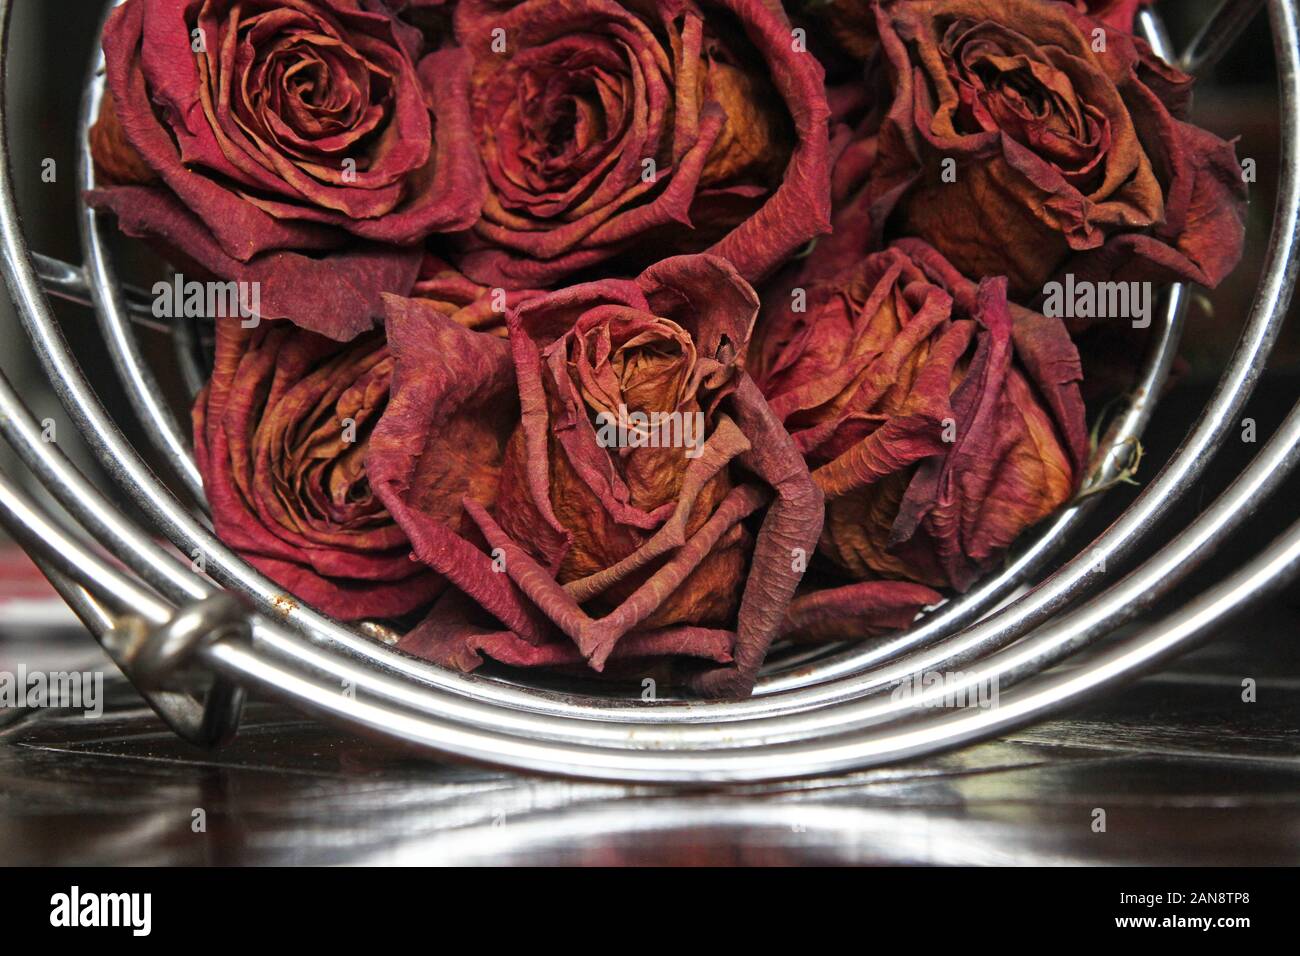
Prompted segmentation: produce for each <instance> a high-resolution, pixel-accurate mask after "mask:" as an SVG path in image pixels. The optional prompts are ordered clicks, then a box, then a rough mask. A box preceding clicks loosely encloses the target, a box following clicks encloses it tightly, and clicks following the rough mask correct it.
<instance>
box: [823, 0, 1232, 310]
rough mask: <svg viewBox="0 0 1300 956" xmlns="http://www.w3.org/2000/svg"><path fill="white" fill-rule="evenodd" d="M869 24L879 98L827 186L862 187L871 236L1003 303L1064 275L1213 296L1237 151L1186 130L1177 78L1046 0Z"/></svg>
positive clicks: (967, 3)
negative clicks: (948, 267)
mask: <svg viewBox="0 0 1300 956" xmlns="http://www.w3.org/2000/svg"><path fill="white" fill-rule="evenodd" d="M875 13H876V17H877V21H878V28H879V34H880V42H881V54H882V62H883V66H884V68H885V75H886V77H887V84H888V86H889V87H890V88H892V102H891V103H890V105H889V107H888V109H887V112H886V113H885V114H884V115H883V117H881V116H880V115H875V116H871V117H869V118H868V119H867V120H865V121H864V122H863V125H862V127H861V128H860V130H859V133H860V136H861V139H860V141H859V143H858V144H856V145H855V146H854V147H851V148H850V149H849V150H848V151H847V152H846V153H845V154H844V157H843V159H842V161H841V162H842V164H843V165H846V167H847V172H845V171H843V170H841V169H837V171H836V176H837V187H839V188H841V189H842V190H843V188H844V186H845V183H844V182H843V179H844V178H846V177H848V178H852V177H854V176H857V177H860V178H861V177H865V179H866V185H865V189H864V190H863V192H862V193H861V194H860V195H859V196H858V197H857V199H856V201H855V204H856V205H857V206H859V207H860V208H861V211H862V213H863V214H862V215H861V216H860V217H859V225H861V226H865V227H866V228H869V229H870V231H871V232H872V234H873V235H874V236H875V237H876V238H877V239H879V237H880V236H881V233H882V232H884V233H885V235H886V237H887V236H891V235H903V236H915V237H919V238H922V239H924V240H926V241H927V242H929V243H930V244H931V245H933V246H934V247H935V248H937V249H938V250H939V251H940V252H941V253H943V254H944V255H945V256H946V257H947V258H948V259H949V260H950V261H951V262H952V263H953V265H955V266H956V267H957V268H958V269H960V270H961V271H962V272H963V273H964V274H966V275H970V276H981V275H1005V276H1007V277H1008V278H1009V281H1010V287H1011V292H1012V295H1013V297H1017V298H1019V297H1026V296H1029V297H1032V296H1036V295H1038V294H1040V293H1041V291H1042V286H1043V284H1044V283H1045V282H1046V281H1048V280H1049V279H1051V278H1052V277H1054V276H1058V275H1061V274H1064V273H1073V274H1075V276H1076V278H1078V279H1085V280H1092V281H1097V280H1101V279H1119V280H1151V281H1166V280H1173V279H1185V280H1191V281H1195V282H1199V283H1201V284H1203V285H1207V286H1213V285H1215V284H1216V283H1218V282H1219V280H1220V279H1222V278H1223V276H1224V275H1226V274H1227V273H1228V272H1229V271H1230V270H1231V269H1232V267H1233V266H1234V265H1235V264H1236V262H1237V260H1238V259H1239V258H1240V255H1241V246H1242V239H1243V234H1244V227H1243V217H1244V200H1245V186H1244V184H1243V181H1242V173H1241V168H1240V166H1238V164H1237V160H1236V156H1235V154H1234V151H1233V147H1232V145H1231V144H1230V143H1227V142H1225V141H1223V140H1221V139H1219V138H1218V137H1216V136H1214V135H1212V134H1211V133H1208V132H1206V131H1205V130H1202V129H1199V128H1197V127H1195V126H1192V125H1190V124H1188V123H1187V122H1185V119H1186V116H1187V110H1188V105H1189V99H1190V87H1191V83H1192V81H1191V78H1190V77H1188V76H1186V75H1185V74H1183V73H1180V72H1179V71H1177V70H1175V69H1173V68H1172V67H1170V66H1168V65H1166V64H1165V63H1163V61H1161V60H1159V59H1158V58H1156V57H1155V56H1154V55H1153V54H1152V52H1151V50H1150V48H1149V47H1148V46H1147V44H1146V43H1145V42H1143V41H1142V40H1139V39H1136V38H1134V37H1132V36H1129V35H1128V34H1126V33H1125V32H1124V31H1121V30H1115V29H1106V27H1105V25H1104V24H1101V23H1100V22H1099V21H1096V20H1093V19H1090V18H1089V17H1088V16H1086V15H1085V14H1082V13H1080V12H1078V11H1077V10H1076V9H1074V7H1072V6H1070V5H1069V4H1064V3H1045V2H1042V0H998V2H996V3H995V2H991V0H886V2H882V3H879V4H878V5H876V7H875ZM841 214H846V213H845V211H844V210H843V209H842V210H841ZM837 231H840V232H842V230H839V226H838V223H837ZM863 244H865V243H863Z"/></svg>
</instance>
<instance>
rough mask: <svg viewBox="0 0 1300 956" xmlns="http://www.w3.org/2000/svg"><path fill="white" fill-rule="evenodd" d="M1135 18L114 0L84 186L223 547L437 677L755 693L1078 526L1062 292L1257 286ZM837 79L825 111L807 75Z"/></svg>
mask: <svg viewBox="0 0 1300 956" xmlns="http://www.w3.org/2000/svg"><path fill="white" fill-rule="evenodd" d="M1138 6H1139V0H1071V2H1058V0H804V2H792V3H787V4H785V5H783V4H781V3H780V2H778V0H126V2H125V3H123V4H122V5H121V6H119V7H118V8H117V10H116V11H115V13H114V14H113V15H112V17H111V19H110V20H109V23H108V27H107V30H106V33H105V36H104V51H105V55H106V60H107V86H108V95H107V96H106V97H105V101H104V108H103V110H102V112H101V115H100V117H99V121H98V123H97V125H96V126H95V128H94V130H93V134H92V140H93V147H94V154H95V158H96V161H97V173H98V180H99V183H100V188H98V189H97V190H95V191H94V192H93V193H91V195H90V197H89V198H90V202H91V203H92V205H93V206H94V207H96V208H98V209H102V210H108V211H111V213H112V214H113V215H114V216H115V217H116V219H117V222H118V223H119V225H120V228H121V230H122V231H123V232H125V233H126V234H127V235H129V236H134V237H140V238H145V239H147V240H149V241H150V242H151V243H153V244H154V245H155V246H156V247H157V248H159V249H160V250H162V251H163V254H164V255H165V256H166V257H167V259H168V260H169V261H170V262H171V263H172V264H173V265H175V266H177V267H178V268H183V269H184V271H185V274H186V275H191V276H192V275H201V276H204V277H207V278H210V279H212V280H213V281H220V282H227V283H228V282H237V283H250V284H255V285H256V287H257V290H258V295H257V297H256V299H255V301H257V302H258V303H259V315H258V316H257V321H254V322H249V321H236V320H233V319H230V318H226V317H219V318H215V319H214V321H215V325H216V331H215V334H216V346H215V360H214V367H213V369H212V376H211V381H210V382H209V384H208V385H207V387H206V389H205V390H204V391H203V393H202V394H201V396H200V397H199V399H198V402H197V404H196V406H195V408H194V413H193V416H194V442H195V452H196V457H197V461H198V464H199V468H200V470H201V472H202V475H203V478H204V483H205V487H206V491H207V495H208V499H209V504H210V507H211V511H212V519H213V522H214V525H215V528H216V531H217V533H218V535H219V536H220V537H221V538H222V539H223V540H224V541H225V542H227V543H228V544H229V545H230V546H231V547H233V548H235V549H236V550H237V551H238V552H239V553H241V554H242V555H244V556H245V557H246V558H247V560H248V561H250V562H251V563H252V564H253V565H255V566H256V567H257V568H259V569H260V570H261V571H262V572H264V573H265V574H266V575H267V576H268V577H270V578H271V579H273V580H274V581H275V582H277V583H278V585H280V586H282V587H283V588H285V589H287V590H288V591H290V592H292V593H293V594H294V595H296V596H298V597H299V598H301V599H302V600H304V601H307V602H310V603H311V604H312V605H314V606H316V607H318V608H319V609H321V610H322V611H324V612H326V613H328V614H331V615H334V616H336V617H338V618H341V619H349V620H355V619H362V618H366V619H375V618H378V619H395V620H397V621H399V622H401V623H402V624H403V625H404V630H405V631H406V636H405V637H404V638H403V639H402V641H401V643H400V645H399V646H400V647H401V648H403V649H404V650H406V651H408V652H410V653H412V654H416V655H419V656H421V657H424V658H427V659H430V660H433V661H436V662H439V663H442V664H445V665H447V666H450V667H455V668H460V669H462V670H472V669H474V668H475V667H477V666H479V665H480V664H482V663H483V661H484V659H485V658H492V659H495V660H496V661H498V662H502V663H504V664H508V665H514V666H518V667H539V666H550V667H569V668H580V669H583V670H585V671H587V672H589V673H595V672H599V673H604V674H615V675H619V674H628V673H634V674H644V673H647V672H648V671H650V670H653V671H654V672H655V673H657V674H658V673H665V674H669V675H671V677H672V679H673V680H674V681H675V683H676V685H677V686H679V687H683V688H686V689H688V690H691V691H693V692H695V693H698V694H702V695H706V696H716V697H739V696H744V695H747V694H748V693H749V692H750V690H751V689H752V687H753V684H754V680H755V676H756V674H757V672H758V669H759V667H760V665H761V664H762V663H763V660H764V657H765V655H766V654H767V652H768V650H769V648H770V646H771V645H772V643H773V641H775V640H777V639H788V640H794V641H825V640H838V639H847V638H861V637H863V636H865V635H872V634H879V633H882V632H886V631H890V630H895V629H898V628H901V627H906V626H907V625H908V624H909V623H910V622H911V621H912V620H913V619H914V618H915V616H916V614H917V613H918V611H919V610H921V609H923V608H925V607H927V606H929V605H932V604H935V603H937V602H939V601H941V600H942V599H943V596H944V593H945V592H951V591H963V590H965V589H967V588H969V587H970V586H971V584H972V583H973V582H975V581H976V580H977V579H978V578H979V576H980V575H981V573H983V572H984V571H986V570H987V569H988V568H989V567H990V565H991V564H992V563H993V562H996V561H997V560H998V559H999V557H1000V555H1002V554H1003V552H1004V551H1005V550H1006V549H1007V548H1008V547H1009V546H1010V545H1011V544H1012V542H1014V541H1015V540H1016V538H1017V537H1018V536H1019V535H1020V534H1021V533H1022V532H1023V531H1025V529H1027V528H1029V527H1030V526H1031V525H1033V524H1035V523H1036V522H1039V521H1041V520H1042V519H1043V518H1045V517H1046V516H1048V515H1050V514H1052V513H1053V512H1054V511H1055V510H1056V509H1058V508H1060V507H1061V506H1062V505H1063V504H1064V503H1065V502H1067V501H1068V500H1070V499H1071V497H1072V496H1073V495H1074V494H1075V492H1076V490H1077V489H1078V487H1079V483H1080V480H1081V477H1082V474H1083V470H1084V468H1085V466H1086V464H1087V455H1088V439H1087V433H1086V428H1085V417H1084V405H1083V401H1082V399H1081V397H1080V383H1081V380H1082V368H1081V362H1080V356H1079V353H1078V351H1077V350H1076V347H1075V344H1074V343H1073V341H1072V339H1071V332H1070V330H1069V329H1067V326H1066V325H1065V324H1064V322H1063V321H1062V319H1061V318H1060V317H1059V316H1056V315H1052V316H1048V315H1044V314H1043V311H1042V310H1043V305H1042V303H1043V297H1044V288H1045V286H1046V285H1047V284H1048V283H1051V282H1053V281H1057V280H1060V279H1061V278H1062V277H1064V276H1066V275H1068V276H1070V279H1071V282H1074V283H1089V282H1093V283H1100V282H1106V283H1113V282H1155V283H1159V282H1168V281H1172V280H1188V281H1193V282H1197V283H1201V284H1203V285H1207V286H1213V285H1215V284H1216V283H1218V282H1219V281H1220V280H1221V279H1222V278H1223V277H1224V276H1225V275H1226V274H1227V273H1228V272H1229V271H1230V270H1231V269H1232V268H1233V266H1234V265H1235V264H1236V261H1237V259H1238V258H1239V256H1240V252H1241V245H1242V238H1243V218H1244V205H1245V187H1244V185H1243V182H1242V174H1241V169H1240V167H1239V166H1238V162H1237V158H1236V156H1235V154H1234V150H1233V146H1232V145H1231V144H1230V143H1228V142H1225V141H1223V140H1221V139H1219V138H1218V137H1216V136H1214V135H1212V134H1210V133H1209V132H1206V131H1205V130H1203V129H1201V128H1198V127H1197V126H1194V125H1191V124H1190V123H1189V122H1188V111H1189V106H1190V88H1191V80H1190V78H1189V77H1187V76H1185V75H1183V74H1182V73H1180V72H1178V71H1177V70H1175V69H1174V68H1172V67H1170V66H1169V65H1167V64H1166V63H1164V62H1163V61H1161V60H1160V59H1158V58H1157V57H1156V56H1154V55H1153V53H1152V51H1151V49H1150V48H1149V47H1148V45H1147V44H1146V43H1145V42H1143V41H1142V40H1141V39H1139V38H1137V37H1135V36H1134V35H1133V24H1134V20H1135V17H1136V15H1137V8H1138ZM828 78H829V79H828Z"/></svg>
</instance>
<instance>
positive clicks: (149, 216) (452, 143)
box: [89, 0, 483, 341]
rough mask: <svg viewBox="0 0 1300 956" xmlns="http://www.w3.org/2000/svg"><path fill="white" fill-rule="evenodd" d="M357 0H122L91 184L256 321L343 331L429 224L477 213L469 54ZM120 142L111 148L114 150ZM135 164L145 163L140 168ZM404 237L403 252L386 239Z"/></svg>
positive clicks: (372, 303)
mask: <svg viewBox="0 0 1300 956" xmlns="http://www.w3.org/2000/svg"><path fill="white" fill-rule="evenodd" d="M371 6H372V7H373V9H371V10H366V9H361V7H360V6H359V5H358V4H357V3H356V2H355V0H239V2H235V0H127V2H126V3H124V4H122V5H121V6H120V7H119V8H118V9H117V10H115V11H114V12H113V14H112V15H111V16H110V18H109V20H108V23H107V26H106V27H105V31H104V55H105V60H106V64H107V81H108V89H109V91H110V94H111V95H110V96H109V97H106V98H105V101H104V104H103V110H102V112H101V118H100V121H99V123H98V124H97V126H96V129H95V132H94V134H93V135H92V142H93V144H94V146H95V155H96V157H97V159H98V162H99V167H100V172H101V174H103V175H104V177H105V178H107V179H110V180H112V183H111V184H110V185H108V186H107V187H106V188H103V189H99V190H96V191H93V192H92V193H91V194H90V197H89V199H90V202H91V205H93V206H95V207H96V208H102V209H110V210H112V211H113V212H114V213H115V214H116V216H117V217H118V221H119V223H120V225H121V228H122V229H123V231H125V232H126V233H127V234H129V235H132V236H143V237H147V238H150V239H153V240H156V241H158V242H160V243H161V244H163V245H164V246H166V247H168V248H169V249H173V250H175V252H176V254H177V256H178V257H179V258H181V259H182V260H186V261H187V262H188V263H192V264H194V265H197V266H198V267H200V268H201V269H203V270H205V271H206V272H208V273H210V274H212V275H215V276H218V277H220V278H222V279H225V280H231V279H233V280H238V281H245V282H259V283H261V285H262V289H261V293H260V297H261V304H262V313H263V316H264V317H266V318H289V319H291V320H293V321H294V322H295V323H297V324H299V325H302V326H303V327H304V328H308V329H311V330H313V331H317V332H320V333H321V334H324V335H327V336H329V337H331V338H334V339H338V340H340V341H347V340H348V339H350V338H352V337H354V336H355V335H357V334H359V333H360V332H363V331H365V330H366V329H368V328H370V327H371V324H372V318H373V317H375V316H378V315H379V314H380V311H381V307H380V302H379V294H380V293H381V292H383V291H395V292H402V293H405V292H407V291H409V290H410V288H411V284H412V283H413V282H414V281H415V276H416V271H417V270H418V268H419V264H420V259H421V256H422V251H421V250H420V249H419V248H418V246H416V243H418V242H420V241H421V240H422V239H424V238H425V237H426V236H428V235H430V234H431V233H434V232H445V231H451V230H458V229H465V228H466V227H468V226H469V225H471V224H472V223H473V222H474V220H475V219H477V218H478V214H479V209H480V205H481V202H482V195H483V176H482V170H481V168H480V164H479V162H478V159H477V157H476V156H475V155H474V152H473V149H474V147H473V142H472V140H471V138H470V136H469V113H468V101H467V90H468V87H467V84H468V76H469V73H468V70H469V61H468V57H467V56H466V54H465V53H464V52H463V51H461V50H454V49H448V50H442V51H439V52H436V53H433V54H430V55H429V56H428V57H426V58H425V59H424V60H423V61H422V62H421V63H420V67H419V71H418V72H417V69H416V64H415V57H417V56H418V55H419V50H420V46H421V44H422V42H423V41H422V40H421V38H420V35H419V33H418V32H417V31H416V30H415V29H414V28H413V27H410V26H408V25H406V24H403V23H401V22H400V21H399V20H397V19H396V18H395V17H394V16H393V15H392V14H391V13H390V12H387V8H385V7H382V6H380V5H378V4H372V5H371ZM130 153H134V158H132V159H131V160H130V161H124V159H123V156H124V155H126V154H130ZM143 167H147V169H148V170H150V171H152V174H153V175H152V176H151V177H149V178H148V179H145V178H143V177H141V176H140V171H141V168H143ZM399 247H403V248H399Z"/></svg>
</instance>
